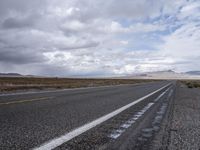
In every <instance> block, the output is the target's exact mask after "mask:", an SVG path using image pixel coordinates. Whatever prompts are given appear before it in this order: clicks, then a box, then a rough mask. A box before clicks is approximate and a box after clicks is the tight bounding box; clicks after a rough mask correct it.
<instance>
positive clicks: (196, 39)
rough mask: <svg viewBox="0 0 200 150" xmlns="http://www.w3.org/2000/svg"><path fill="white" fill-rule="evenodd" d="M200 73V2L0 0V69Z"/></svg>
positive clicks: (92, 73)
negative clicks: (192, 71) (193, 71)
mask: <svg viewBox="0 0 200 150" xmlns="http://www.w3.org/2000/svg"><path fill="white" fill-rule="evenodd" d="M168 69H173V70H175V71H178V72H182V71H189V70H200V1H199V0H196V1H195V0H123V1H122V0H106V1H105V0H1V1H0V72H18V73H21V74H34V75H48V76H118V75H130V74H133V73H140V72H147V71H148V72H149V71H158V70H168Z"/></svg>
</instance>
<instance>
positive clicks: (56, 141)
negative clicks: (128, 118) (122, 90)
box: [34, 83, 171, 150]
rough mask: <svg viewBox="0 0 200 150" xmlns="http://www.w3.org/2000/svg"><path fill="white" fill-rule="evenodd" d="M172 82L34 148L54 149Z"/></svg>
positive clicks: (35, 149) (38, 149)
mask: <svg viewBox="0 0 200 150" xmlns="http://www.w3.org/2000/svg"><path fill="white" fill-rule="evenodd" d="M170 84H171V83H169V84H167V85H165V86H163V87H162V88H160V89H158V90H156V91H154V92H151V93H150V94H148V95H146V96H144V97H141V98H139V99H137V100H135V101H133V102H131V103H129V104H127V105H125V106H123V107H121V108H119V109H117V110H115V111H113V112H111V113H109V114H107V115H104V116H102V117H100V118H98V119H96V120H94V121H92V122H90V123H87V124H85V125H83V126H81V127H79V128H77V129H74V130H72V131H71V132H68V133H66V134H64V135H62V136H60V137H58V138H55V139H52V140H50V141H48V142H46V143H44V144H42V145H41V146H39V147H36V148H34V150H51V149H54V148H56V147H58V146H60V145H61V144H63V143H65V142H68V141H69V140H71V139H73V138H75V137H77V136H79V135H80V134H82V133H84V132H86V131H88V130H90V129H92V128H94V127H95V126H97V125H99V124H101V123H103V122H105V121H107V120H108V119H110V118H112V117H114V116H116V115H118V114H119V113H121V112H122V111H124V110H126V109H128V108H130V107H131V106H133V105H135V104H137V103H139V102H141V101H143V100H145V99H146V98H148V97H150V96H152V95H153V94H155V93H157V92H159V91H161V90H162V89H164V88H166V87H167V86H169V85H170Z"/></svg>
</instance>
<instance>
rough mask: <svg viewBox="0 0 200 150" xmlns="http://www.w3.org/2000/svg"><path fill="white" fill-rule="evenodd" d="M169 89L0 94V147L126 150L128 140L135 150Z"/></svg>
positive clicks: (166, 85) (167, 85) (159, 85)
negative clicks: (142, 131)
mask: <svg viewBox="0 0 200 150" xmlns="http://www.w3.org/2000/svg"><path fill="white" fill-rule="evenodd" d="M173 90H174V83H173V82H170V81H162V82H154V83H145V84H141V85H120V86H107V87H96V88H81V89H74V90H73V89H72V90H60V91H59V90H58V91H51V92H49V91H47V92H45V91H44V92H38V93H37V92H35V93H19V94H7V95H0V149H2V150H6V149H128V147H127V145H130V144H129V143H127V142H128V141H130V139H132V140H133V141H134V142H135V144H134V142H133V141H132V142H131V143H132V145H131V147H135V148H136V149H137V148H138V149H139V148H141V144H139V145H138V143H140V142H138V140H139V141H145V140H143V139H145V136H146V139H147V138H148V136H150V137H151V134H150V135H149V133H150V132H149V131H148V128H147V126H148V125H150V124H152V121H153V120H154V121H156V113H155V112H156V111H157V112H159V110H160V111H161V114H162V113H163V114H164V112H165V110H166V108H167V107H168V102H167V100H169V99H170V96H171V95H172V93H173ZM162 111H163V112H162ZM161 117H162V116H161ZM158 118H159V116H158ZM161 119H162V118H161ZM161 119H160V120H161ZM158 120H159V119H158ZM158 123H159V122H158ZM153 127H155V131H156V127H158V126H153ZM145 129H146V130H147V131H146V132H145V131H144V133H140V131H141V130H145ZM149 130H150V129H149ZM129 131H131V133H130V132H129ZM151 133H152V131H151ZM143 134H144V135H143ZM145 134H146V135H145ZM127 138H128V139H127ZM143 148H145V147H144V146H143Z"/></svg>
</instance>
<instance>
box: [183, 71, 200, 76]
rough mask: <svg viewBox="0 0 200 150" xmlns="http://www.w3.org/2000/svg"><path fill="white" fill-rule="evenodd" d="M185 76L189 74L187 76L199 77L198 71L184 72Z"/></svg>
mask: <svg viewBox="0 0 200 150" xmlns="http://www.w3.org/2000/svg"><path fill="white" fill-rule="evenodd" d="M186 74H189V75H200V71H188V72H186Z"/></svg>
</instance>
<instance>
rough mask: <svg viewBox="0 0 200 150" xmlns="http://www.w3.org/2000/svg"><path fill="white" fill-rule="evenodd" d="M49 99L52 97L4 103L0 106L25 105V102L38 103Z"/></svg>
mask: <svg viewBox="0 0 200 150" xmlns="http://www.w3.org/2000/svg"><path fill="white" fill-rule="evenodd" d="M50 98H53V97H41V98H34V99H29V100H19V101H12V102H5V103H0V106H2V105H10V104H19V103H26V102H33V101H40V100H46V99H50Z"/></svg>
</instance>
